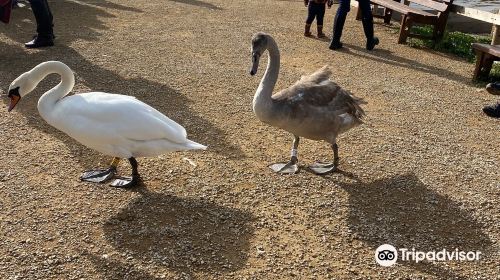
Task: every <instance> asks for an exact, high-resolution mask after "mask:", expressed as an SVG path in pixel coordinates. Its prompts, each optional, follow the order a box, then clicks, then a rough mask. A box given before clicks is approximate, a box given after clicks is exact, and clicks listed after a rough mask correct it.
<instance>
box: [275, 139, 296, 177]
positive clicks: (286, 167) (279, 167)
mask: <svg viewBox="0 0 500 280" xmlns="http://www.w3.org/2000/svg"><path fill="white" fill-rule="evenodd" d="M293 137H294V138H293V148H292V151H291V158H290V161H289V162H287V163H275V164H272V165H270V166H269V167H270V168H271V169H272V170H274V172H276V173H280V174H295V173H297V172H299V165H298V164H297V163H298V162H299V159H298V158H297V148H298V147H299V137H298V136H297V135H294V136H293Z"/></svg>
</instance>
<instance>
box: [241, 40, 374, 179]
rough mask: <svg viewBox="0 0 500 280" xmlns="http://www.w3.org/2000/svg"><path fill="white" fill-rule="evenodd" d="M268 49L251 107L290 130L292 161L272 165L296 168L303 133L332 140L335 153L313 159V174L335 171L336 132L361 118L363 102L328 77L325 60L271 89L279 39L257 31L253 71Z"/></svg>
mask: <svg viewBox="0 0 500 280" xmlns="http://www.w3.org/2000/svg"><path fill="white" fill-rule="evenodd" d="M266 50H268V52H269V61H268V65H267V69H266V73H265V74H264V77H263V78H262V80H261V82H260V85H259V87H258V88H257V91H256V92H255V96H254V99H253V111H254V112H255V114H256V115H257V117H258V118H259V119H260V120H261V121H263V122H265V123H268V124H270V125H272V126H275V127H279V128H281V129H284V130H286V131H289V132H291V133H292V134H293V135H294V141H293V148H292V155H291V159H290V161H289V162H288V163H286V164H283V163H278V164H273V165H271V166H270V167H271V169H273V170H274V171H276V172H278V173H296V172H298V170H299V167H298V165H297V163H298V158H297V148H298V145H299V137H305V138H309V139H313V140H324V141H326V142H328V143H330V144H331V145H332V149H333V153H334V157H333V163H320V162H317V163H315V164H314V165H311V166H310V167H309V168H310V169H311V170H312V171H313V172H315V173H316V174H326V173H329V172H332V171H334V170H335V169H336V168H337V166H338V162H339V157H338V145H337V136H338V135H339V134H341V133H343V132H345V131H347V130H349V129H351V128H353V127H355V126H357V125H359V124H361V123H362V121H361V117H362V116H363V115H364V111H363V109H362V108H361V106H360V105H362V104H365V103H366V102H364V101H363V100H362V99H360V98H357V97H355V96H353V95H352V94H350V93H349V92H347V91H346V90H344V89H342V88H341V87H340V86H338V85H337V84H336V83H334V82H333V81H331V80H330V79H329V77H330V75H331V71H330V70H329V69H328V67H326V66H325V67H323V68H321V69H319V70H318V71H316V72H315V73H313V74H312V75H309V76H304V77H302V78H301V79H300V80H299V81H298V82H296V83H295V84H294V85H292V86H291V87H289V88H287V89H284V90H282V91H280V92H278V93H276V94H274V95H273V89H274V86H275V84H276V81H277V80H278V74H279V68H280V53H279V49H278V45H277V44H276V42H275V41H274V39H273V38H272V37H271V36H270V35H268V34H265V33H261V32H259V33H256V34H255V35H254V36H253V37H252V62H253V64H252V69H251V70H250V74H251V75H255V74H256V73H257V69H258V67H259V60H260V57H261V56H262V54H263V53H264V52H265V51H266Z"/></svg>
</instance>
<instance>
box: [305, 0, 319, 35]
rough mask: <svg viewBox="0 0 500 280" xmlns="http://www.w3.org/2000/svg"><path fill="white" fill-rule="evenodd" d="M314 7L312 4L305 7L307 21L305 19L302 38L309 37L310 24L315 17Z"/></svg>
mask: <svg viewBox="0 0 500 280" xmlns="http://www.w3.org/2000/svg"><path fill="white" fill-rule="evenodd" d="M315 11H316V10H315V7H314V3H313V2H309V4H308V5H307V19H306V26H305V29H304V36H306V37H311V36H312V34H311V24H312V22H313V21H314V18H315V17H316V13H315Z"/></svg>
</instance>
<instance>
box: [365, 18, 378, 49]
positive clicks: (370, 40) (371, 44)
mask: <svg viewBox="0 0 500 280" xmlns="http://www.w3.org/2000/svg"><path fill="white" fill-rule="evenodd" d="M361 21H362V22H363V30H364V31H365V36H366V49H367V50H369V51H371V50H373V48H375V46H376V45H378V43H379V40H378V38H377V37H375V36H374V35H373V17H363V18H362V19H361Z"/></svg>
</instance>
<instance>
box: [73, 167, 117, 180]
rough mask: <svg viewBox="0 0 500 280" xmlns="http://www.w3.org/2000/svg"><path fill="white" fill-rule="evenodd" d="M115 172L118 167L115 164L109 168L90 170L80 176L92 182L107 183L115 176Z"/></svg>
mask: <svg viewBox="0 0 500 280" xmlns="http://www.w3.org/2000/svg"><path fill="white" fill-rule="evenodd" d="M115 173H116V167H113V166H112V167H110V168H108V169H97V170H88V171H85V172H84V173H83V174H82V176H80V180H82V181H86V182H92V183H105V182H107V181H109V180H111V178H113V176H115Z"/></svg>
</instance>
